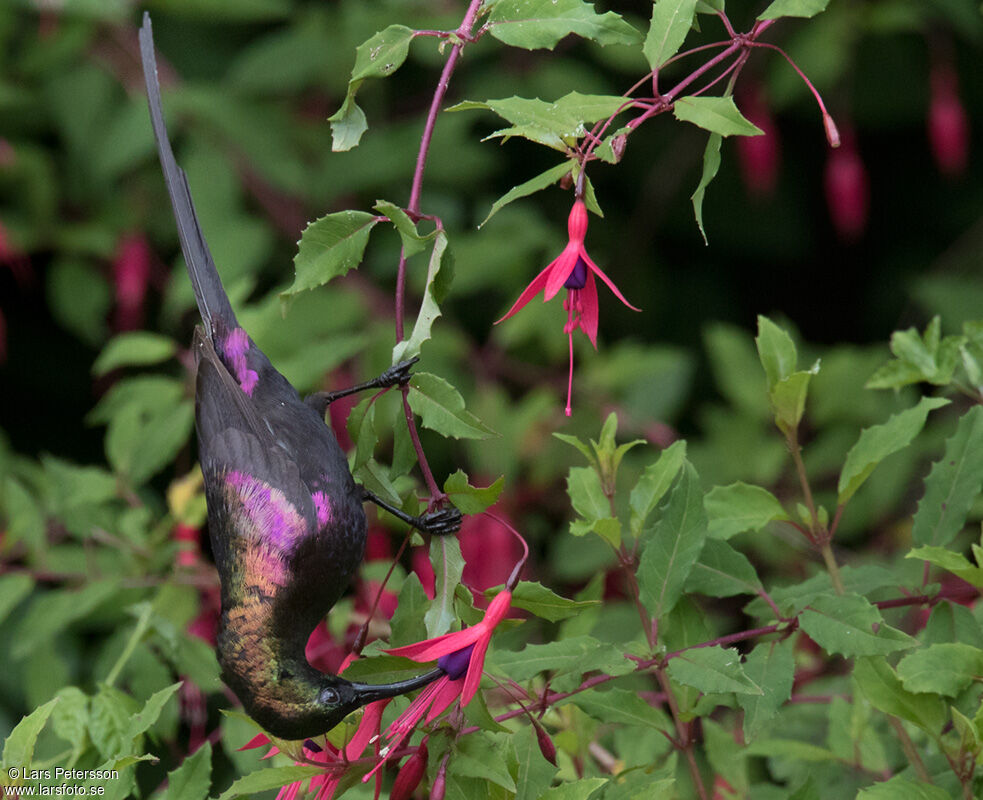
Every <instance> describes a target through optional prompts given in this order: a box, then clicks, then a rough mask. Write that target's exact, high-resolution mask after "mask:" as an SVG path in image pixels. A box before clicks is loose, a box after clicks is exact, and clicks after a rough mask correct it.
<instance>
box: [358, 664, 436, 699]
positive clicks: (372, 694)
mask: <svg viewBox="0 0 983 800" xmlns="http://www.w3.org/2000/svg"><path fill="white" fill-rule="evenodd" d="M444 674H445V673H444V671H443V670H442V669H439V668H438V669H435V670H431V671H430V672H427V673H425V674H423V675H418V676H417V677H415V678H410V679H409V680H405V681H399V682H397V683H381V684H371V683H353V684H352V688H353V689H354V690H355V692H356V694H357V695H358V698H359V701H360V702H362V703H363V704H365V703H372V702H374V701H376V700H382V699H384V698H386V697H396V696H397V695H401V694H406V693H407V692H412V691H413V690H414V689H420V688H421V687H423V686H426V685H427V684H428V683H433V682H434V681H435V680H437V678H439V677H441V676H442V675H444Z"/></svg>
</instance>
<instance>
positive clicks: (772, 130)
mask: <svg viewBox="0 0 983 800" xmlns="http://www.w3.org/2000/svg"><path fill="white" fill-rule="evenodd" d="M741 113H742V114H744V116H745V117H747V119H748V120H749V121H750V122H752V123H754V124H755V125H757V126H758V127H759V128H761V130H762V131H764V135H763V136H738V137H737V164H738V166H739V167H740V170H741V178H742V179H743V181H744V186H745V188H746V189H747V191H748V194H750V195H751V196H753V197H770V196H771V195H772V194H774V192H775V186H776V184H777V183H778V170H779V167H780V166H781V160H782V158H781V142H780V140H779V136H778V127H777V126H776V125H775V120H774V118H773V117H772V115H771V111H770V110H769V108H768V105H767V104H766V103H765V100H764V97H763V96H762V93H761V90H760V89H758V88H754V89H752V90H750V91H749V92H748V93H747V94H746V95H745V96H744V97H743V98H742V100H741Z"/></svg>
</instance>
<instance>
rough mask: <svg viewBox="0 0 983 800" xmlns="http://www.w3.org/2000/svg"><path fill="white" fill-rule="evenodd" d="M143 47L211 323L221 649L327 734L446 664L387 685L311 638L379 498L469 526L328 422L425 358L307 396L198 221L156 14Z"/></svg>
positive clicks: (210, 430)
mask: <svg viewBox="0 0 983 800" xmlns="http://www.w3.org/2000/svg"><path fill="white" fill-rule="evenodd" d="M140 52H141V55H142V58H143V73H144V80H145V81H146V85H147V97H148V101H149V104H150V118H151V123H152V125H153V129H154V136H155V137H156V139H157V151H158V154H159V156H160V163H161V167H162V168H163V171H164V181H165V183H166V184H167V191H168V194H169V195H170V197H171V204H172V206H173V208H174V219H175V221H176V223H177V230H178V238H179V239H180V241H181V250H182V252H183V254H184V260H185V262H186V263H187V267H188V274H189V275H190V277H191V283H192V286H193V287H194V292H195V299H196V300H197V303H198V309H199V311H200V312H201V318H202V322H203V327H199V328H197V329H196V331H195V337H194V344H193V349H194V357H195V362H196V364H197V378H196V386H195V426H196V429H197V433H198V449H199V460H200V462H201V470H202V474H203V476H204V484H205V496H206V500H207V504H208V531H209V537H210V539H211V544H212V552H213V554H214V557H215V563H216V566H217V568H218V573H219V577H220V579H221V584H222V617H221V626H220V630H219V634H218V657H219V662H220V664H221V666H222V674H223V678H224V680H225V682H226V683H227V684H228V686H229V688H231V689H232V690H233V691H234V692H235V694H236V696H237V697H238V698H239V700H240V701H242V704H243V706H244V707H245V709H246V711H247V712H248V713H249V715H250V716H251V717H252V718H253V719H255V720H256V721H257V722H258V723H259V724H260V725H262V726H263V727H264V728H265V729H266V730H267V731H269V732H270V733H271V734H273V735H274V736H277V737H279V738H282V739H304V738H307V737H311V736H317V735H319V734H322V733H325V732H326V731H328V730H330V729H331V728H332V727H334V726H335V725H336V724H337V723H338V722H340V721H341V720H342V718H344V717H345V716H346V715H347V714H349V713H351V712H352V711H354V710H355V709H357V708H358V707H360V706H362V705H365V704H366V703H370V702H372V701H373V700H379V699H381V698H384V697H393V696H395V695H397V694H402V693H404V692H408V691H411V690H413V689H417V688H419V687H421V686H424V685H426V684H427V683H429V682H430V681H432V680H435V679H436V678H438V677H440V676H441V675H442V674H443V671H442V670H440V669H437V670H434V671H432V672H429V673H427V674H425V675H421V676H419V677H416V678H412V679H410V680H406V681H402V682H399V683H390V684H382V685H372V684H360V683H352V682H350V681H348V680H345V679H344V678H341V677H339V676H336V675H330V674H326V673H322V672H320V671H318V670H316V669H314V667H312V666H311V665H310V664H309V663H308V661H307V659H306V657H305V655H304V648H305V645H306V643H307V640H308V638H309V637H310V634H311V631H313V630H314V628H315V627H316V625H317V624H318V623H319V622H320V621H321V620H322V619H324V617H325V615H326V614H327V613H328V611H329V610H330V608H331V607H332V606H333V605H334V604H335V602H336V601H337V600H338V598H339V597H340V596H341V594H342V592H343V591H344V589H345V587H346V586H347V585H348V582H349V580H350V578H351V576H352V574H353V573H354V571H355V569H356V568H357V567H358V565H359V563H360V562H361V560H362V556H363V553H364V549H365V531H366V522H365V511H364V509H363V507H362V504H363V502H364V501H365V500H366V499H369V500H373V501H375V502H378V503H379V504H380V505H382V506H383V507H384V508H386V509H387V510H389V511H390V512H392V513H394V514H396V516H398V517H400V518H401V519H403V520H405V521H407V522H409V523H410V524H413V525H415V526H416V527H418V528H420V529H422V530H425V531H428V532H430V533H449V532H452V531H454V530H456V528H457V527H458V526H459V525H460V514H459V513H458V512H457V511H456V510H453V509H450V510H447V511H437V512H434V513H432V514H429V515H426V516H424V517H411V516H409V515H406V514H403V513H402V512H400V511H399V509H395V508H392V507H390V506H387V505H386V504H384V503H382V502H381V501H379V499H378V498H376V497H374V496H373V495H371V494H369V493H368V492H366V491H365V490H363V489H362V488H361V487H360V486H358V485H357V484H356V483H355V481H354V479H353V478H352V475H351V472H350V471H349V468H348V462H347V460H346V459H345V455H344V453H343V452H342V450H341V447H340V446H339V445H338V442H337V440H336V439H335V437H334V434H333V433H332V432H331V429H330V428H329V427H328V425H327V424H326V423H325V421H324V413H325V410H326V409H327V406H328V404H329V403H330V402H331V401H332V400H334V399H336V398H337V397H339V396H342V395H345V394H349V393H351V392H353V391H358V390H360V389H365V388H372V387H383V386H393V385H396V384H399V383H402V382H405V381H406V380H407V379H408V377H409V367H410V365H411V363H412V362H404V363H402V364H398V365H396V367H393V368H391V369H389V370H387V372H385V373H383V375H381V376H380V377H379V378H377V379H376V380H374V381H370V382H369V383H367V384H363V385H361V386H358V387H353V388H352V389H348V390H344V391H340V392H334V393H319V394H316V395H312V396H310V397H308V398H306V399H305V400H301V399H300V396H299V395H298V394H297V391H296V390H295V389H294V387H293V386H291V385H290V383H289V382H288V381H287V379H286V378H284V377H283V375H281V374H280V373H279V372H277V371H276V369H274V367H273V365H272V364H271V363H270V361H269V359H268V358H267V357H266V356H265V355H264V354H263V352H262V351H261V350H260V349H259V348H258V347H257V346H256V344H255V343H254V342H253V340H252V339H250V337H249V335H248V334H247V333H246V332H245V331H244V330H243V329H242V328H241V327H240V326H239V323H238V322H237V320H236V316H235V314H234V313H233V311H232V306H231V304H230V303H229V298H228V296H227V295H226V293H225V290H224V289H223V287H222V282H221V280H220V278H219V274H218V271H217V270H216V268H215V264H214V262H213V261H212V256H211V253H210V252H209V249H208V244H207V243H206V242H205V237H204V234H203V232H202V230H201V227H200V225H199V223H198V217H197V214H196V213H195V207H194V203H193V201H192V199H191V191H190V188H189V186H188V181H187V176H186V175H185V173H184V171H183V170H182V169H181V168H180V167H178V165H177V162H176V161H175V159H174V153H173V152H172V150H171V145H170V142H169V140H168V137H167V130H166V128H165V125H164V116H163V111H162V109H161V96H160V85H159V83H158V78H157V63H156V58H155V55H154V41H153V32H152V30H151V25H150V17H149V15H147V14H144V18H143V27H142V28H141V29H140Z"/></svg>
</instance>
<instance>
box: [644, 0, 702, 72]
mask: <svg viewBox="0 0 983 800" xmlns="http://www.w3.org/2000/svg"><path fill="white" fill-rule="evenodd" d="M695 15H696V0H658V2H657V3H656V4H655V5H654V6H653V8H652V23H651V25H649V31H648V35H646V37H645V45H644V46H643V47H642V52H643V53H645V58H646V59H647V60H648V62H649V66H650V67H652V69H658V68H659V67H661V66H662V65H663V64H664V63H665V62H666V61H668V60H669V59H670V58H672V57H673V56H674V55H676V53H677V52H678V50H679V48H680V47H682V44H683V42H684V41H685V40H686V35H687V34H688V33H689V31H690V28H692V27H693V17H694V16H695Z"/></svg>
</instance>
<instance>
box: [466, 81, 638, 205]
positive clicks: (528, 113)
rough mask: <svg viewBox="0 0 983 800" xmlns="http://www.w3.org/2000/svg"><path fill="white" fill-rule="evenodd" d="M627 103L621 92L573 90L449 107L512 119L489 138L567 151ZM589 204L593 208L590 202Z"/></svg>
mask: <svg viewBox="0 0 983 800" xmlns="http://www.w3.org/2000/svg"><path fill="white" fill-rule="evenodd" d="M628 105H630V101H628V100H626V99H625V98H624V97H621V96H620V95H594V94H580V92H570V93H569V94H566V95H564V96H563V97H561V98H560V99H559V100H555V101H553V102H552V103H549V102H546V101H544V100H540V99H538V98H527V97H503V98H501V99H498V100H485V101H484V102H479V101H475V100H466V101H464V102H463V103H458V104H457V105H455V106H452V107H451V108H449V109H447V110H448V111H470V110H473V109H482V108H483V109H488V110H489V111H494V112H495V113H496V114H498V115H499V116H500V117H502V118H504V119H506V120H508V121H509V122H511V123H512V126H511V127H509V128H502V129H501V130H497V131H495V132H494V133H491V134H489V135H488V136H487V137H485V138H486V139H491V138H502V139H509V138H511V137H513V136H521V137H523V138H525V139H529V140H530V141H533V142H537V143H538V144H542V145H545V146H546V147H552V148H553V149H554V150H559V151H560V152H562V153H566V152H567V150H568V149H569V146H570V140H571V139H579V138H580V137H581V136H583V135H584V134H585V133H586V129H585V127H584V126H585V124H586V123H588V122H596V121H597V120H600V119H606V118H607V117H610V116H612V115H614V114H615V113H617V112H618V111H619V110H620V109H622V107H623V106H624V107H627V106H628ZM567 166H568V167H569V164H568V165H567ZM571 168H572V167H571ZM540 177H542V176H540ZM560 177H562V174H561V175H558V176H557V180H558V179H559V178H560ZM551 183H552V181H551ZM585 201H586V198H585ZM587 205H588V208H590V203H589V202H588V203H587Z"/></svg>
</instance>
